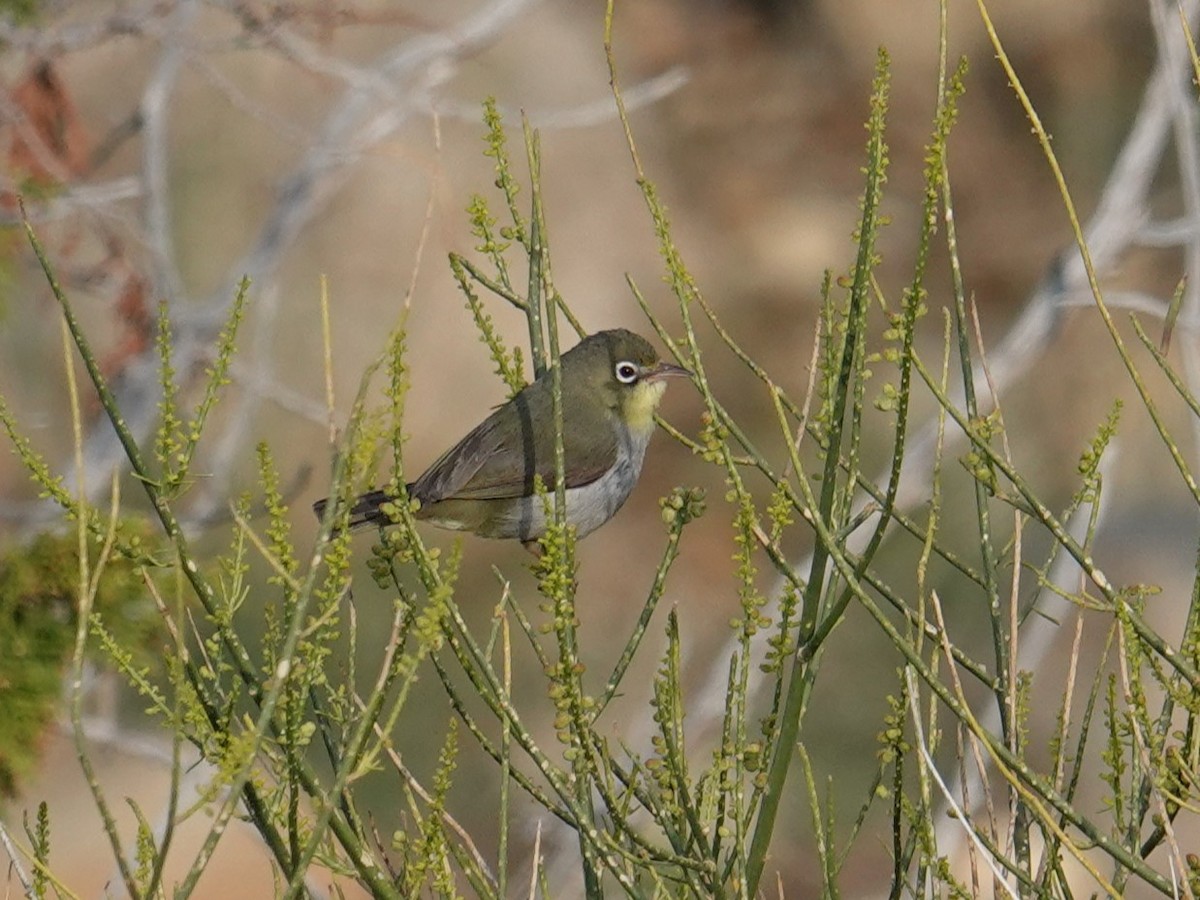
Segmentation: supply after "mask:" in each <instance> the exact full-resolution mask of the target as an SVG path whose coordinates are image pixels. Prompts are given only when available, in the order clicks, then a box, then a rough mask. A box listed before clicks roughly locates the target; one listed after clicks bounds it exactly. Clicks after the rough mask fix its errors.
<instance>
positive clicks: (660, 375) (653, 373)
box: [642, 362, 692, 381]
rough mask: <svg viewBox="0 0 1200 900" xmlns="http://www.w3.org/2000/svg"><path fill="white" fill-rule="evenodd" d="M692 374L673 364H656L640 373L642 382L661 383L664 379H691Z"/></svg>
mask: <svg viewBox="0 0 1200 900" xmlns="http://www.w3.org/2000/svg"><path fill="white" fill-rule="evenodd" d="M691 377H692V373H691V372H689V371H688V370H687V369H685V368H684V367H683V366H677V365H675V364H674V363H669V362H658V363H655V364H654V365H653V366H651V367H650V368H649V369H646V370H644V371H643V372H642V380H643V381H661V380H662V379H664V378H691Z"/></svg>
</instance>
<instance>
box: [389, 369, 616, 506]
mask: <svg viewBox="0 0 1200 900" xmlns="http://www.w3.org/2000/svg"><path fill="white" fill-rule="evenodd" d="M547 399H548V397H543V396H541V395H540V393H534V392H523V393H522V394H518V395H517V397H515V398H514V399H513V400H512V401H511V402H510V403H507V404H505V405H504V406H502V407H500V408H499V409H497V410H496V411H495V412H493V413H492V414H491V415H490V416H488V417H487V418H486V419H484V420H483V421H482V422H481V423H479V425H478V426H476V427H475V428H474V429H473V430H472V431H471V432H470V433H469V434H468V435H467V436H466V437H464V438H463V439H462V440H461V441H459V442H458V443H457V444H455V445H454V446H453V447H451V448H450V449H449V450H447V451H446V452H445V453H443V454H442V456H441V457H440V458H438V460H437V461H436V462H434V464H433V465H431V466H430V467H429V469H428V470H427V471H426V472H425V473H424V474H423V475H422V476H421V477H420V478H418V479H417V480H416V482H414V483H413V485H412V486H411V487H410V488H409V493H410V495H412V496H413V497H416V498H417V499H418V500H420V501H421V502H422V503H436V502H438V501H441V500H449V499H459V500H499V499H508V498H514V497H528V496H530V495H532V494H533V493H534V486H533V483H534V476H535V475H540V476H541V479H542V482H543V483H544V484H545V485H546V488H547V489H549V490H553V488H554V482H555V465H554V441H553V438H552V437H550V438H549V439H547V437H546V435H543V436H542V440H540V441H539V440H536V439H535V436H534V434H533V432H532V430H531V427H530V424H529V423H530V422H532V421H551V418H552V412H551V410H550V409H549V406H550V404H549V403H547V402H545V401H546V400H547ZM543 406H544V407H547V408H545V409H543V408H541V407H543ZM573 418H575V416H574V415H573V414H572V410H571V409H570V408H567V409H564V410H563V451H564V454H565V456H566V458H567V459H568V460H570V466H569V472H568V474H567V479H566V481H567V485H566V486H567V487H569V488H573V487H580V486H582V485H585V484H588V483H590V482H592V481H595V480H596V479H597V478H599V477H600V476H601V475H603V474H604V473H605V472H607V471H608V470H609V469H610V468H612V466H613V464H614V463H615V462H616V459H617V436H616V431H615V430H613V429H599V430H600V431H601V432H602V434H601V435H600V436H599V439H597V435H596V434H595V432H596V431H597V429H595V428H592V429H590V431H591V435H590V437H589V438H587V439H586V440H584V439H582V437H581V436H580V435H581V432H580V430H579V429H578V428H573V427H572V421H571V420H572V419H573ZM572 435H576V436H575V437H572Z"/></svg>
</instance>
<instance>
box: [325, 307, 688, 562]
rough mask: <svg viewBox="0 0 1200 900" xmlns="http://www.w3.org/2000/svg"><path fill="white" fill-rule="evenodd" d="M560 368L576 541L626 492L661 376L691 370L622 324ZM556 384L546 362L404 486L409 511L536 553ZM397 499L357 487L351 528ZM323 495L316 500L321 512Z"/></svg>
mask: <svg viewBox="0 0 1200 900" xmlns="http://www.w3.org/2000/svg"><path fill="white" fill-rule="evenodd" d="M558 365H559V367H560V371H561V394H560V396H561V398H562V445H563V459H564V465H563V475H564V481H565V496H566V521H567V524H568V525H571V526H574V528H575V533H576V536H577V537H578V538H582V537H585V536H586V535H588V534H590V533H591V532H593V531H595V530H596V529H597V528H599V527H600V526H601V525H603V524H604V523H605V522H607V521H608V520H609V519H611V518H612V517H613V515H615V514H616V512H617V510H619V509H620V508H621V505H622V504H623V503H624V502H625V500H626V499H628V497H629V495H630V493H631V492H632V491H633V488H634V485H635V484H637V480H638V476H639V475H640V474H641V471H642V462H643V461H644V459H645V455H646V445H647V444H648V443H649V442H650V437H651V435H653V433H654V414H655V411H656V410H657V409H658V405H659V402H660V401H661V400H662V396H663V393H664V391H665V390H666V386H667V385H666V383H667V379H669V378H673V377H688V376H690V375H691V373H690V372H689V371H688V370H687V369H685V368H683V367H682V366H677V365H675V364H673V363H669V362H665V361H664V360H662V359H661V358H660V357H659V354H658V352H657V351H656V350H655V349H654V346H653V345H652V344H651V343H650V342H649V341H647V340H646V339H645V338H643V337H641V336H640V335H638V334H635V333H634V332H632V331H627V330H625V329H623V328H615V329H611V330H607V331H598V332H595V333H594V334H591V335H589V336H587V337H585V338H584V339H583V340H581V341H580V342H579V343H578V344H576V345H575V346H574V347H572V348H571V349H570V350H568V351H566V352H565V353H563V354H562V356H561V357H560V359H559V363H558ZM553 390H554V389H553V369H547V370H546V371H545V372H543V373H542V375H541V376H540V377H539V378H537V379H536V380H535V381H533V382H531V383H529V384H528V385H526V386H525V387H524V388H522V389H521V390H520V391H518V392H517V393H516V394H515V395H514V396H513V397H512V398H511V399H510V400H508V401H507V402H506V403H504V404H502V405H501V406H499V407H497V408H496V409H495V410H494V411H493V412H492V413H491V415H489V416H488V417H487V418H486V419H484V420H483V421H482V422H480V423H479V424H478V425H476V426H475V427H474V428H473V429H471V431H469V432H468V433H467V435H466V436H465V437H463V439H462V440H460V441H459V442H458V443H457V444H455V445H454V446H453V447H451V448H450V449H449V450H447V451H446V452H445V453H443V454H442V455H441V456H439V457H438V458H437V460H435V461H434V463H433V464H432V465H431V466H430V467H429V468H428V469H427V470H426V471H425V472H424V473H423V474H422V475H421V476H420V477H419V478H418V479H417V480H416V481H414V482H412V483H411V484H409V485H407V487H406V493H407V495H408V498H409V499H410V500H415V501H416V504H417V505H416V507H415V513H414V515H415V517H416V518H417V519H419V520H424V521H427V522H430V523H431V524H433V525H436V526H438V527H441V528H447V529H451V530H455V531H467V532H472V533H474V534H476V535H479V536H480V537H485V538H497V539H502V540H505V539H507V540H513V539H515V540H519V541H521V543H522V544H524V545H525V547H526V548H527V549H529V550H531V551H532V552H534V553H535V554H536V553H537V552H538V547H539V545H538V543H537V542H538V540H539V539H540V538H541V537H543V536H544V535H545V533H546V529H547V525H548V517H547V512H546V504H545V501H544V500H543V498H542V497H540V496H538V493H537V487H536V480H537V479H539V478H540V480H541V483H542V484H543V485H544V486H545V489H546V491H547V492H549V493H550V494H551V495H552V494H553V493H554V490H555V484H556V481H557V468H556V465H555V447H554V445H555V428H554V394H553ZM395 500H396V498H395V496H393V495H392V494H391V493H389V492H388V491H387V490H383V489H376V490H372V491H368V492H367V493H365V494H361V495H360V496H358V497H356V498H355V499H354V500H353V502H352V503H351V505H350V511H349V522H348V525H349V527H350V528H351V529H357V528H363V527H368V526H372V525H375V526H380V525H382V526H386V525H390V524H392V521H393V520H392V517H391V516H389V515H388V513H387V512H386V511H385V506H386V504H389V503H391V502H393V501H395ZM329 501H330V498H328V497H327V498H325V499H323V500H318V501H317V502H316V503H315V504H313V509H314V511H315V512H316V513H317V517H318V518H322V517H323V516H324V512H325V508H326V506H327V505H328V503H329Z"/></svg>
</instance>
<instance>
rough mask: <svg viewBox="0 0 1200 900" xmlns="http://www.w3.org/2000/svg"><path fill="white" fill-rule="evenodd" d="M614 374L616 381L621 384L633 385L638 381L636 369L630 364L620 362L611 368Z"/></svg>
mask: <svg viewBox="0 0 1200 900" xmlns="http://www.w3.org/2000/svg"><path fill="white" fill-rule="evenodd" d="M613 372H615V373H616V376H617V381H619V382H621V384H633V383H634V382H635V381H637V380H638V367H637V366H635V365H634V364H633V363H631V362H626V361H624V360H622V361H621V362H619V363H617V364H616V366H615V367H614V368H613Z"/></svg>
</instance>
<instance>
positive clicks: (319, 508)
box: [313, 489, 396, 531]
mask: <svg viewBox="0 0 1200 900" xmlns="http://www.w3.org/2000/svg"><path fill="white" fill-rule="evenodd" d="M395 499H396V498H395V497H393V496H392V495H391V494H389V493H388V492H387V491H385V490H381V489H380V490H374V491H367V492H366V493H365V494H359V495H358V496H357V497H355V498H354V503H353V505H351V507H350V521H349V523H348V525H347V527H348V528H349V529H350V530H351V531H353V530H355V529H358V528H366V527H367V526H368V525H391V524H392V519H391V517H390V516H389V515H388V514H387V513H385V512H384V511H383V505H384V504H385V503H391V502H393V501H394V500H395ZM329 501H330V498H329V497H325V498H324V499H322V500H318V501H317V502H316V503H314V504H313V512H315V513H316V514H317V518H318V519H323V518H325V507H327V506H328V505H329Z"/></svg>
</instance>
